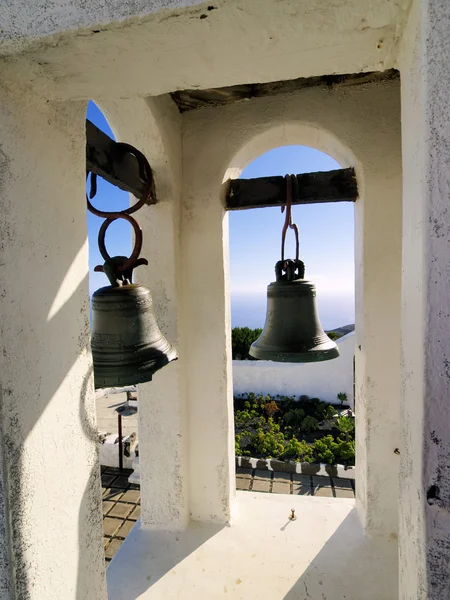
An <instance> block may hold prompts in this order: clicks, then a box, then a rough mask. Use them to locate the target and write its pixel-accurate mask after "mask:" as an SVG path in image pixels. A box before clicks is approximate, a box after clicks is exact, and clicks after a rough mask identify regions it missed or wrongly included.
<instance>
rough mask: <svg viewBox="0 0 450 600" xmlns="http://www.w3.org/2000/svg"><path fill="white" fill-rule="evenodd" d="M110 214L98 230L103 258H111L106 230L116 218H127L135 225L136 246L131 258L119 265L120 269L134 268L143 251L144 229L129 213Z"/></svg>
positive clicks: (105, 259)
mask: <svg viewBox="0 0 450 600" xmlns="http://www.w3.org/2000/svg"><path fill="white" fill-rule="evenodd" d="M109 215H110V216H109V217H108V218H107V219H106V221H103V223H102V226H101V227H100V231H99V232H98V248H99V250H100V254H101V255H102V257H103V260H104V261H105V262H106V261H107V260H110V259H111V257H110V256H109V254H108V251H107V250H106V245H105V234H106V230H107V229H108V227H109V226H110V225H111V223H113V221H115V220H116V219H125V220H126V221H128V222H129V223H130V224H131V226H132V227H133V229H134V233H135V240H134V248H133V252H132V253H131V255H130V256H129V258H127V260H126V261H125V262H123V263H122V264H121V265H120V266H119V267H118V270H119V271H126V270H127V269H130V268H133V267H134V266H135V264H136V261H137V259H138V257H139V254H140V253H141V249H142V229H141V227H140V225H139V223H138V222H137V221H136V220H135V219H133V217H130V215H128V214H125V213H121V212H118V213H109Z"/></svg>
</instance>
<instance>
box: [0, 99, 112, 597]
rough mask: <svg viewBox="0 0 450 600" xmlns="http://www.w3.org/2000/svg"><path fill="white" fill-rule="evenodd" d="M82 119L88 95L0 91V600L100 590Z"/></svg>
mask: <svg viewBox="0 0 450 600" xmlns="http://www.w3.org/2000/svg"><path fill="white" fill-rule="evenodd" d="M84 120H85V104H84V103H76V104H65V105H62V104H60V105H59V106H52V105H51V104H48V103H47V102H46V101H45V100H40V101H38V100H37V99H35V98H34V97H33V96H32V95H29V94H27V93H25V92H23V91H22V90H17V91H16V92H14V93H12V92H11V94H7V93H6V92H5V90H2V92H1V97H0V129H1V131H2V136H1V148H0V204H1V211H0V240H1V242H0V306H1V319H0V340H1V351H0V385H1V389H0V392H1V396H0V424H1V435H0V444H1V445H0V455H1V456H0V464H2V467H3V476H4V478H3V482H2V485H0V494H2V496H3V497H2V498H1V499H0V511H1V514H0V535H1V536H2V538H3V536H6V540H5V539H4V538H3V539H2V542H3V544H2V545H1V546H0V548H1V550H0V555H1V557H2V558H3V557H4V556H5V555H8V556H9V558H10V560H11V564H10V566H11V569H9V571H8V569H7V575H9V578H10V581H9V584H8V583H5V581H6V579H5V577H4V575H5V573H4V572H3V568H4V566H5V563H3V561H2V564H1V566H0V577H2V578H3V581H2V583H1V584H0V590H1V593H0V595H1V597H2V599H3V598H5V599H6V598H7V599H9V598H14V600H25V599H26V600H42V599H43V598H46V599H47V600H61V598H64V599H65V600H80V599H81V598H83V599H85V600H101V599H102V598H106V586H105V575H104V554H103V543H102V512H101V486H100V470H99V464H98V457H97V446H96V427H95V405H94V389H93V377H92V361H91V354H90V348H89V298H88V259H87V252H88V249H87V230H86V205H85V200H84V181H85V138H84ZM5 524H6V531H5ZM5 541H6V545H5ZM6 546H7V547H6ZM8 586H9V590H8ZM5 590H8V591H5Z"/></svg>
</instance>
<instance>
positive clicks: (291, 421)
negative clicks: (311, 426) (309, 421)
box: [283, 408, 305, 429]
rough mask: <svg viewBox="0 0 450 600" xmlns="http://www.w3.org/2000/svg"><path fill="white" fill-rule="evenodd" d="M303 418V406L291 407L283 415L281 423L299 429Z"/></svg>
mask: <svg viewBox="0 0 450 600" xmlns="http://www.w3.org/2000/svg"><path fill="white" fill-rule="evenodd" d="M304 418H305V411H304V410H303V408H293V409H292V410H290V411H288V412H287V413H285V414H284V416H283V423H284V424H285V425H287V426H288V427H292V428H293V429H299V428H300V425H301V424H302V421H303V419H304Z"/></svg>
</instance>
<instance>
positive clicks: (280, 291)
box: [250, 260, 339, 363]
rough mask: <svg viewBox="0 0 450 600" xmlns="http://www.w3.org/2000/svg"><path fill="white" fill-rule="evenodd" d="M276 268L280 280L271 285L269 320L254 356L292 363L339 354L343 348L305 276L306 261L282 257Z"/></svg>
mask: <svg viewBox="0 0 450 600" xmlns="http://www.w3.org/2000/svg"><path fill="white" fill-rule="evenodd" d="M284 270H285V271H286V273H285V274H283V271H284ZM275 271H276V275H277V280H276V281H275V282H273V283H270V284H269V285H268V286H267V313H266V323H265V325H264V329H263V332H262V334H261V335H260V336H259V338H258V339H257V340H256V342H254V343H253V344H252V345H251V347H250V356H253V357H254V358H258V359H259V360H272V361H275V362H290V363H304V362H317V361H322V360H330V359H332V358H337V357H338V356H339V349H338V347H337V346H336V344H335V343H334V342H333V341H332V340H330V338H329V337H328V336H327V334H326V333H325V332H324V330H323V329H322V326H321V324H320V321H319V316H318V314H317V307H316V288H315V286H314V284H313V283H312V282H311V281H307V280H306V279H303V276H304V265H303V263H302V262H301V261H299V260H297V261H294V260H288V261H279V262H278V263H277V265H276V267H275Z"/></svg>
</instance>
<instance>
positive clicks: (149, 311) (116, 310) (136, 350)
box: [91, 257, 177, 389]
mask: <svg viewBox="0 0 450 600" xmlns="http://www.w3.org/2000/svg"><path fill="white" fill-rule="evenodd" d="M116 259H119V263H120V259H123V257H116ZM116 259H115V258H113V259H111V260H110V261H107V263H105V265H104V269H103V268H102V270H104V271H105V273H106V274H107V275H108V277H109V279H110V281H111V283H113V285H109V286H106V287H103V288H100V289H99V290H97V291H96V292H95V293H94V294H93V296H92V336H91V348H92V358H93V362H94V385H95V388H96V389H97V388H106V387H123V386H126V385H135V384H137V383H143V382H145V381H151V380H152V376H153V374H154V373H155V372H156V371H158V370H159V369H161V368H162V367H164V366H165V365H167V364H168V363H169V362H171V361H172V360H176V359H177V353H176V351H175V349H174V348H173V347H172V345H171V344H170V343H169V342H168V341H167V340H166V338H165V337H164V336H163V334H162V333H161V331H160V329H159V327H158V323H157V322H156V317H155V313H154V312H153V302H152V297H151V294H150V291H149V290H148V289H147V288H146V287H144V286H143V285H140V284H134V283H130V280H131V271H130V272H129V273H126V277H125V278H124V280H123V282H122V281H120V280H119V279H115V275H114V272H115V270H116V265H115V264H114V261H116Z"/></svg>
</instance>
